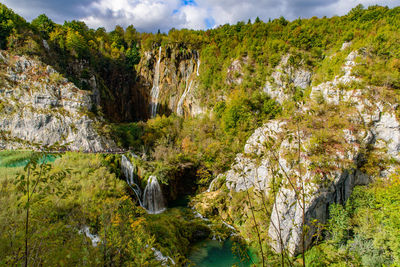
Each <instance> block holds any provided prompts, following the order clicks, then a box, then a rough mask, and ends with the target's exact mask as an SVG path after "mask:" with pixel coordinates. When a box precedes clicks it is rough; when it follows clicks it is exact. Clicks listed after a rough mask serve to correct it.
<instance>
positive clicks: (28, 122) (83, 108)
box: [0, 52, 116, 152]
mask: <svg viewBox="0 0 400 267" xmlns="http://www.w3.org/2000/svg"><path fill="white" fill-rule="evenodd" d="M4 54H6V53H5V52H4ZM12 69H14V70H16V71H15V72H14V71H12ZM7 70H8V78H9V79H12V80H14V81H16V82H17V84H16V85H13V87H11V88H7V89H5V90H3V91H2V92H1V93H0V101H2V102H4V103H7V108H5V109H3V110H2V111H1V112H0V131H1V132H2V133H3V134H4V135H5V137H7V138H4V139H2V140H0V147H1V148H7V149H14V148H23V147H28V148H32V147H34V145H35V144H40V145H42V146H50V145H54V144H56V143H57V144H59V145H65V146H66V148H67V149H70V150H82V151H93V152H96V151H104V150H106V149H115V148H116V146H115V144H114V142H113V141H111V140H109V139H107V138H105V137H102V136H101V135H100V134H99V133H98V132H97V130H96V127H95V125H96V124H99V123H100V122H99V120H102V118H89V117H88V115H87V110H89V109H90V108H91V107H92V105H93V102H92V95H91V94H90V92H87V91H83V90H80V89H78V88H77V87H75V85H73V84H72V83H68V82H65V81H64V80H61V81H56V82H54V81H53V82H52V83H51V84H49V83H48V81H50V80H51V79H49V77H48V76H46V75H51V74H56V73H57V72H56V71H55V70H54V69H53V68H51V67H50V66H43V64H42V63H41V62H37V61H34V60H30V59H26V58H25V57H16V61H15V63H14V64H13V65H12V66H8V68H7ZM36 71H39V72H41V73H43V75H44V77H41V79H37V77H32V76H31V73H35V72H36Z"/></svg>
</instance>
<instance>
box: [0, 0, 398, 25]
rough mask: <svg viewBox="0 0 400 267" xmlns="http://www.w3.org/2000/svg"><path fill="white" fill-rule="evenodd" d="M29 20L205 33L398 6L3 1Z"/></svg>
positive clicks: (327, 1)
mask: <svg viewBox="0 0 400 267" xmlns="http://www.w3.org/2000/svg"><path fill="white" fill-rule="evenodd" d="M0 1H2V2H3V3H5V4H6V5H7V6H9V7H11V8H13V9H14V10H15V11H16V12H17V13H20V14H21V15H22V16H24V17H25V18H27V19H28V20H30V19H32V18H35V17H36V16H38V15H39V14H42V13H46V14H47V15H49V17H50V18H51V19H53V20H55V21H56V22H58V23H63V21H64V20H71V19H78V20H83V21H85V22H86V23H87V24H88V25H89V26H90V27H92V28H97V27H105V28H106V29H107V30H112V29H114V27H115V25H121V26H128V25H131V24H132V25H134V26H135V27H136V28H137V29H138V30H140V31H147V32H155V31H157V30H158V29H160V30H161V31H163V32H167V31H168V30H169V29H171V28H177V29H180V28H191V29H205V28H206V27H213V26H215V25H210V23H206V20H208V21H212V22H214V23H215V24H216V25H222V24H226V23H230V24H235V23H237V22H238V21H245V22H247V20H248V19H252V21H254V19H255V18H256V17H260V18H261V19H262V20H264V21H267V20H268V19H269V18H271V19H274V18H279V17H280V16H284V17H285V18H287V19H289V20H292V19H296V18H298V17H303V18H307V17H312V16H318V17H322V16H328V17H330V16H333V15H344V14H346V13H347V12H348V11H349V10H350V9H352V8H353V7H355V6H356V5H358V4H363V5H364V6H366V7H367V6H369V5H375V4H378V5H388V6H389V7H394V6H396V4H395V2H397V1H393V0H247V1H243V0H195V2H194V3H193V1H192V2H191V3H190V4H189V5H183V4H182V3H183V1H182V0H68V1H65V0H0Z"/></svg>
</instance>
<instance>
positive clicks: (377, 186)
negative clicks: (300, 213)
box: [0, 4, 400, 266]
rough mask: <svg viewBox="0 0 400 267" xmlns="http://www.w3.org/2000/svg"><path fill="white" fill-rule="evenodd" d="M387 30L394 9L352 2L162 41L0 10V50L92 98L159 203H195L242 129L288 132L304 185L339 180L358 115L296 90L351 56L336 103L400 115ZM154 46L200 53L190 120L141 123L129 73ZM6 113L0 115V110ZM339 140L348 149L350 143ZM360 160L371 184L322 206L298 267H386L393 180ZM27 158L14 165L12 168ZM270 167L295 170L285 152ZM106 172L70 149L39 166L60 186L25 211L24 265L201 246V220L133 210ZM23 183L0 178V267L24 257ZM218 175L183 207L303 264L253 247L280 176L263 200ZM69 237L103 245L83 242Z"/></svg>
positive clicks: (398, 16)
mask: <svg viewBox="0 0 400 267" xmlns="http://www.w3.org/2000/svg"><path fill="white" fill-rule="evenodd" d="M399 28H400V8H399V7H397V8H393V9H389V8H386V7H380V6H371V7H369V8H367V9H366V8H363V7H362V6H357V7H355V8H354V9H352V10H351V11H350V12H349V13H348V14H347V15H345V16H342V17H332V18H325V17H324V18H320V19H318V18H316V17H313V18H310V19H297V20H294V21H287V20H286V19H284V18H283V17H282V18H280V19H275V20H272V21H269V22H268V23H264V22H262V21H259V20H257V21H256V22H254V23H251V22H249V23H244V22H238V23H237V24H236V25H222V26H220V27H218V28H216V29H210V30H207V31H192V30H186V29H183V30H175V29H173V30H171V31H170V32H169V33H168V34H161V33H158V34H149V33H139V32H137V31H136V30H135V28H134V26H129V27H128V28H126V29H123V28H122V27H120V26H117V27H116V28H115V29H114V30H113V31H111V32H106V31H105V29H104V28H99V29H97V30H94V29H89V28H88V27H87V26H86V25H85V24H84V23H83V22H79V21H70V22H65V23H64V24H63V25H58V24H56V23H54V22H53V21H51V20H50V19H49V18H48V17H47V16H46V15H40V16H39V17H38V18H36V19H34V20H33V21H32V22H31V23H28V22H26V21H25V20H24V19H23V18H21V17H20V16H18V15H16V14H15V13H14V12H12V11H11V10H10V9H8V8H7V7H5V6H4V5H2V4H0V48H1V49H4V50H8V53H11V54H20V55H21V54H24V55H25V54H27V55H30V56H32V57H37V58H38V59H40V60H42V61H44V62H45V63H47V64H49V65H52V66H54V68H56V69H57V70H58V71H59V72H60V73H62V74H64V75H65V77H67V78H68V79H70V80H71V81H72V82H74V83H75V85H76V86H77V87H78V88H80V89H83V90H90V91H92V92H93V93H94V98H98V100H96V101H97V102H96V104H97V106H95V107H94V108H93V110H91V113H92V114H93V116H96V115H105V117H106V118H107V120H108V122H110V127H105V128H104V129H100V130H102V131H103V133H104V134H107V135H110V136H113V137H114V139H115V141H116V143H117V145H118V146H120V147H124V148H131V149H132V150H134V151H135V153H136V154H137V155H139V159H138V162H137V164H138V165H139V170H140V171H141V173H140V176H141V178H143V177H145V176H149V175H151V174H156V175H157V176H158V178H159V179H160V181H161V182H162V186H163V188H164V189H166V192H168V195H169V199H168V200H170V201H173V200H176V199H178V198H179V197H182V196H183V195H185V194H195V193H200V192H203V191H205V189H206V188H207V187H208V185H209V184H210V183H211V181H212V180H213V179H214V178H216V177H217V176H218V175H220V174H223V173H225V172H226V171H227V170H229V168H230V166H231V164H232V162H234V160H235V157H236V156H237V154H238V153H240V152H243V147H244V145H245V142H246V140H247V139H248V138H249V137H250V136H251V135H252V133H253V132H254V131H255V130H256V129H257V128H259V127H261V126H262V125H264V124H265V123H268V122H269V121H270V120H271V119H276V118H279V119H281V120H282V121H285V122H287V127H288V130H290V131H291V132H296V131H297V133H299V132H300V131H301V132H302V133H304V135H307V136H308V137H310V138H309V139H307V143H306V144H305V146H304V150H306V151H307V160H309V161H310V162H312V164H310V166H309V168H307V171H310V172H312V173H313V174H318V175H315V176H313V177H312V178H313V179H312V180H313V181H318V183H319V184H323V183H326V184H328V183H329V182H332V181H331V180H329V179H328V180H327V179H325V178H326V176H325V175H326V174H327V173H329V172H333V171H337V170H338V169H339V167H338V165H339V164H338V162H339V161H340V160H339V159H338V158H340V155H339V154H340V153H336V152H338V151H339V152H343V153H344V151H345V152H348V151H350V150H351V149H350V148H349V147H348V145H349V144H348V143H346V142H345V141H346V138H347V137H348V136H346V133H345V132H344V130H348V129H350V130H351V131H353V132H354V133H362V132H363V131H364V130H365V129H367V127H368V126H369V124H372V123H365V121H363V120H355V119H354V118H355V117H357V116H358V115H359V110H358V109H357V103H349V102H350V101H348V102H345V101H344V102H340V101H342V100H343V97H344V96H343V95H340V96H339V102H340V103H339V104H332V103H329V101H328V100H327V97H326V96H325V95H323V93H322V92H320V94H319V95H317V96H315V95H314V96H313V98H312V97H311V96H310V94H311V93H312V89H311V86H318V85H323V86H325V85H326V84H324V83H325V82H328V83H329V82H331V83H332V81H333V80H335V79H336V78H337V77H341V76H343V74H344V73H345V72H346V69H344V68H343V65H344V64H345V63H346V60H347V58H348V56H349V54H350V52H351V51H357V53H358V54H357V55H360V56H358V57H356V58H355V59H354V62H353V61H352V63H351V64H353V63H354V66H353V67H352V69H351V70H350V73H347V74H348V75H347V77H348V76H349V75H350V74H351V75H353V76H354V79H353V81H352V82H350V83H341V82H338V83H337V84H335V86H336V87H337V88H338V89H340V90H341V91H340V92H350V93H352V92H353V93H354V92H356V91H355V89H357V90H359V91H361V93H360V97H359V100H360V101H361V102H363V101H364V100H368V101H369V102H375V101H376V102H378V101H379V102H380V103H389V104H393V105H392V106H393V107H394V110H393V112H394V113H395V114H396V116H397V119H399V117H400V116H399V108H397V107H395V104H396V103H397V102H398V101H399V96H400V94H399V92H400V91H399V90H400V52H399V51H400V42H399V40H400V33H399V31H398V29H399ZM160 46H161V47H163V48H164V51H165V52H164V53H165V54H166V55H167V54H168V53H172V52H171V51H174V53H175V54H177V55H179V56H177V57H175V58H174V60H177V61H178V60H184V59H185V58H188V57H191V56H193V55H198V56H199V60H201V66H197V67H198V68H199V69H198V70H199V74H198V76H196V78H195V79H196V82H197V87H196V91H195V92H194V93H193V94H194V97H195V98H196V99H197V100H198V101H199V102H200V103H202V105H203V107H204V110H205V112H204V113H205V114H203V116H196V117H195V116H193V117H191V116H187V117H180V116H176V115H175V114H173V112H172V111H171V110H167V109H166V108H165V109H164V110H162V111H165V112H161V113H165V114H164V115H163V114H161V115H159V116H157V117H155V118H152V119H148V118H149V105H148V104H149V94H150V92H148V91H146V90H144V88H145V87H142V84H140V82H139V81H140V79H139V78H140V77H138V76H139V75H140V73H137V69H136V66H137V65H138V64H139V65H140V66H141V67H143V68H146V70H147V71H148V72H149V73H151V72H153V67H154V66H153V65H152V64H150V63H151V62H152V61H154V59H155V57H154V56H153V57H154V58H151V57H150V58H151V60H149V61H146V64H144V58H145V56H146V55H157V54H158V52H157V50H158V48H159V47H160ZM193 51H196V53H194V52H193ZM165 58H168V57H165ZM170 58H172V57H170ZM170 58H168V59H164V60H169V59H170ZM284 58H286V60H283V59H284ZM141 63H142V64H141ZM147 63H149V64H147ZM153 63H154V62H153ZM178 63H179V62H175V61H174V62H172V63H171V64H177V65H179V64H178ZM3 67H4V69H5V66H3ZM299 69H301V70H302V73H306V72H307V73H308V72H310V73H312V79H310V81H309V82H311V83H308V84H307V82H308V81H306V82H305V83H306V84H307V85H306V86H303V87H301V86H297V85H295V82H294V79H293V75H292V74H293V73H295V70H299ZM277 72H280V73H281V75H278V76H279V79H280V81H277V80H276V79H275V78H274V77H277V75H276V74H274V73H277ZM149 77H151V75H149ZM272 78H274V79H275V81H272V80H273V79H272ZM1 79H2V77H0V86H2V83H3V81H2V80H1ZM305 80H307V79H305ZM187 82H188V81H186V83H187ZM268 83H270V84H274V83H275V84H278V83H279V84H281V85H282V87H284V92H283V93H284V95H285V96H286V97H285V98H284V99H273V98H271V97H270V96H269V95H267V94H266V93H265V91H266V89H265V88H266V87H267V85H268ZM0 89H1V88H0ZM359 91H357V92H359ZM177 94H178V92H168V93H166V94H164V95H163V97H165V98H170V97H175V98H176V95H177ZM6 104H7V103H0V113H1V111H2V109H4V108H5V107H6ZM372 106H373V105H371V106H368V108H370V107H371V109H372ZM302 109H304V110H306V111H307V112H306V113H303V114H302V116H301V118H299V116H296V115H297V114H298V112H299V110H302ZM167 111H168V112H167ZM296 112H297V113H296ZM368 115H371V114H370V113H368ZM361 117H362V116H361ZM357 118H358V117H357ZM140 119H142V120H145V119H148V120H147V121H139V120H140ZM111 122H119V123H111ZM120 122H125V123H120ZM287 136H289V135H287ZM287 136H285V138H286V137H287ZM281 141H282V140H281ZM354 143H357V144H358V145H360V144H361V141H360V140H355V141H354ZM352 146H353V148H354V147H356V148H357V149H358V148H359V147H358V146H357V145H353V144H352ZM271 149H274V147H272V148H271ZM299 150H301V149H299ZM360 150H361V152H363V153H364V154H363V155H365V156H366V159H365V160H360V162H362V164H360V165H362V166H356V167H360V170H362V171H363V172H365V173H366V174H368V175H369V176H370V177H371V178H372V179H373V180H374V182H373V183H372V184H370V185H368V186H365V187H358V188H356V190H355V191H354V192H353V194H352V196H351V197H350V199H349V201H348V202H347V204H345V205H344V206H342V205H340V204H334V205H331V206H330V218H329V219H328V221H327V224H326V225H321V228H320V232H318V233H316V236H315V241H316V246H314V247H313V248H311V249H310V250H309V251H308V252H307V253H306V255H305V259H306V262H307V263H308V264H309V265H310V266H324V265H334V264H336V265H337V266H345V265H349V264H350V263H351V264H353V265H355V266H357V265H365V266H377V265H398V264H399V257H400V256H399V250H400V247H399V246H400V245H399V242H398V240H399V229H400V227H399V225H398V221H399V220H398V208H397V207H398V205H399V196H398V189H399V188H398V187H399V186H398V184H399V183H398V174H396V173H395V174H393V175H391V176H389V177H381V176H382V175H381V174H382V172H383V171H384V170H385V168H386V167H387V166H389V165H391V164H394V163H395V164H397V162H396V161H395V160H394V159H391V158H389V159H387V158H384V157H381V154H379V153H378V151H377V150H376V149H373V148H371V147H369V146H366V147H361V148H360ZM382 150H385V149H384V148H383V149H382ZM285 152H287V151H285ZM1 153H3V154H0V155H1V157H2V159H1V160H2V162H3V163H2V162H0V164H4V165H8V164H9V163H10V164H12V162H16V161H20V160H21V158H14V157H15V155H13V153H10V152H1ZM299 153H300V152H299ZM30 156H31V155H30V154H25V153H24V154H22V155H21V154H20V155H19V156H18V157H22V158H25V157H26V158H28V157H30ZM258 156H260V155H258ZM261 156H264V155H261ZM261 156H260V157H261ZM285 156H287V157H288V158H290V162H292V163H293V165H296V164H297V163H296V155H293V153H292V154H290V153H287V154H286V155H285ZM3 158H6V159H5V160H3ZM255 158H257V156H254V155H253V158H252V160H261V159H258V158H257V159H255ZM344 161H345V160H343V162H344ZM340 162H342V161H340ZM352 164H354V162H352V161H351V160H348V159H347V161H346V162H345V164H343V165H341V167H343V166H344V168H351V167H354V166H353V165H352ZM118 165H119V159H118V157H116V156H104V155H103V156H102V155H82V154H78V153H66V154H65V155H63V156H62V157H60V158H58V159H57V160H56V161H55V162H54V164H53V165H52V168H51V170H49V174H51V173H57V172H58V171H60V170H62V169H65V168H67V169H70V171H69V172H68V173H66V174H65V178H64V179H62V180H60V181H59V183H60V184H58V185H57V188H58V187H60V188H62V194H61V195H60V196H57V195H55V194H50V193H49V194H47V193H46V194H45V193H43V194H40V195H38V196H37V199H36V198H35V199H34V202H33V203H32V205H30V208H31V211H32V212H31V217H32V220H31V224H30V226H29V240H30V251H31V252H30V258H29V260H30V261H32V262H35V264H38V265H40V264H43V265H58V264H65V265H108V264H111V263H115V264H117V265H129V264H131V265H150V266H151V265H157V264H159V262H156V261H155V260H154V251H153V250H152V248H155V249H157V250H160V251H161V252H162V253H163V254H164V255H167V256H169V257H171V258H172V259H173V260H174V261H175V262H177V263H178V264H184V263H185V262H186V256H187V254H188V252H189V245H190V243H191V242H194V241H196V240H198V239H199V238H202V237H205V236H207V234H208V232H207V231H208V230H207V229H208V228H207V227H206V226H205V223H204V222H203V221H201V220H200V219H196V218H194V215H193V213H191V212H188V211H187V210H180V209H173V210H169V211H167V212H166V213H165V214H161V215H154V216H152V215H148V214H146V213H145V211H144V210H143V209H142V208H140V207H138V205H137V203H134V200H132V199H131V198H130V197H129V194H128V192H127V187H126V185H124V184H123V182H122V181H121V180H119V179H118V178H119V177H120V173H119V170H118ZM299 165H300V164H299ZM0 166H1V165H0ZM23 173H24V171H23V169H22V167H7V166H5V167H4V166H2V167H0V182H1V186H2V187H1V189H0V198H2V199H1V201H0V202H1V203H4V205H2V206H1V207H0V227H1V229H2V231H0V232H1V233H2V234H1V236H0V239H1V240H0V241H1V242H0V244H1V245H0V255H2V257H1V260H0V264H4V265H12V264H19V263H20V262H22V260H23V250H22V249H21V248H22V247H23V243H24V231H23V230H24V216H23V215H24V213H23V212H24V207H23V205H22V204H21V205H19V206H18V205H17V203H21V199H22V201H23V200H24V193H23V191H22V189H21V188H19V187H18V186H16V185H14V183H13V181H14V179H15V177H16V176H17V175H21V174H23ZM219 177H220V178H219V179H220V180H218V181H217V185H218V186H217V187H218V190H215V191H214V192H209V193H207V194H203V195H198V196H196V197H194V198H193V202H192V203H194V205H195V206H196V208H197V209H198V210H199V211H200V212H201V213H202V214H203V215H206V216H209V217H212V218H213V219H222V220H226V221H228V222H230V223H232V224H233V225H234V226H235V227H236V228H238V229H239V231H238V232H239V234H240V235H241V236H242V237H243V238H244V239H245V241H246V242H247V243H248V244H249V245H250V246H252V247H255V248H257V249H259V250H260V251H261V252H260V253H259V254H261V256H262V258H263V259H264V257H265V258H266V259H267V260H268V261H269V262H271V263H272V264H282V263H289V262H290V263H292V264H295V265H296V264H302V263H304V259H300V258H292V257H289V256H287V257H288V259H287V261H285V260H284V261H281V260H280V258H279V255H277V254H275V252H274V251H273V250H272V249H271V247H269V246H268V241H270V240H268V226H269V223H270V215H271V213H272V210H273V206H272V205H273V203H274V201H275V198H276V195H275V193H277V192H278V191H279V188H278V186H281V185H282V184H283V183H282V182H281V181H282V180H284V178H282V176H279V177H278V175H277V177H278V178H279V179H277V183H276V184H274V185H277V187H276V188H275V187H273V190H272V194H270V195H269V196H268V197H266V198H264V197H265V196H264V195H263V193H264V192H261V194H260V192H257V190H255V189H254V188H253V189H250V190H246V191H243V192H235V191H234V190H230V189H228V187H227V186H226V183H225V180H224V178H225V177H224V176H219ZM328 178H332V177H328ZM183 185H184V186H183ZM49 186H50V187H51V186H53V185H51V184H50V185H49ZM51 189H52V188H49V190H50V191H51ZM85 227H87V228H85ZM84 229H88V231H89V232H90V233H92V234H97V235H98V236H99V237H100V240H102V241H101V242H100V243H99V244H97V246H93V244H92V242H91V241H90V239H88V238H86V237H85V231H86V230H84ZM198 231H200V234H199V233H198ZM323 237H324V238H325V239H323ZM44 252H45V253H44ZM64 254H65V255H67V257H63V255H64ZM49 255H50V256H49ZM282 255H283V254H282Z"/></svg>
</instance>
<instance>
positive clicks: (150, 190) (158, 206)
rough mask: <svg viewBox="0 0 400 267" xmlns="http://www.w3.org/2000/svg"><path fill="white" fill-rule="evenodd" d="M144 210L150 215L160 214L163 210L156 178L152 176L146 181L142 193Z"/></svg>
mask: <svg viewBox="0 0 400 267" xmlns="http://www.w3.org/2000/svg"><path fill="white" fill-rule="evenodd" d="M143 204H144V208H145V209H146V210H147V212H148V213H150V214H158V213H162V212H163V211H164V210H165V205H164V197H163V195H162V191H161V187H160V184H159V183H158V180H157V177H156V176H154V175H152V176H150V177H149V180H148V181H147V185H146V188H145V189H144V193H143Z"/></svg>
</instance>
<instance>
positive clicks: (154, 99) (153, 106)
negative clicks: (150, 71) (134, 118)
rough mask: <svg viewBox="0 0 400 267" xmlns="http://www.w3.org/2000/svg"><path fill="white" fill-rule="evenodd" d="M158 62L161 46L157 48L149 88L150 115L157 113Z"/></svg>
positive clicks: (158, 88) (159, 60)
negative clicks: (151, 81)
mask: <svg viewBox="0 0 400 267" xmlns="http://www.w3.org/2000/svg"><path fill="white" fill-rule="evenodd" d="M160 62H161V46H160V49H159V50H158V60H157V64H156V67H155V70H154V78H153V87H152V88H151V104H150V106H151V117H152V118H154V117H155V116H156V115H157V106H158V96H159V94H160V86H159V83H160Z"/></svg>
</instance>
